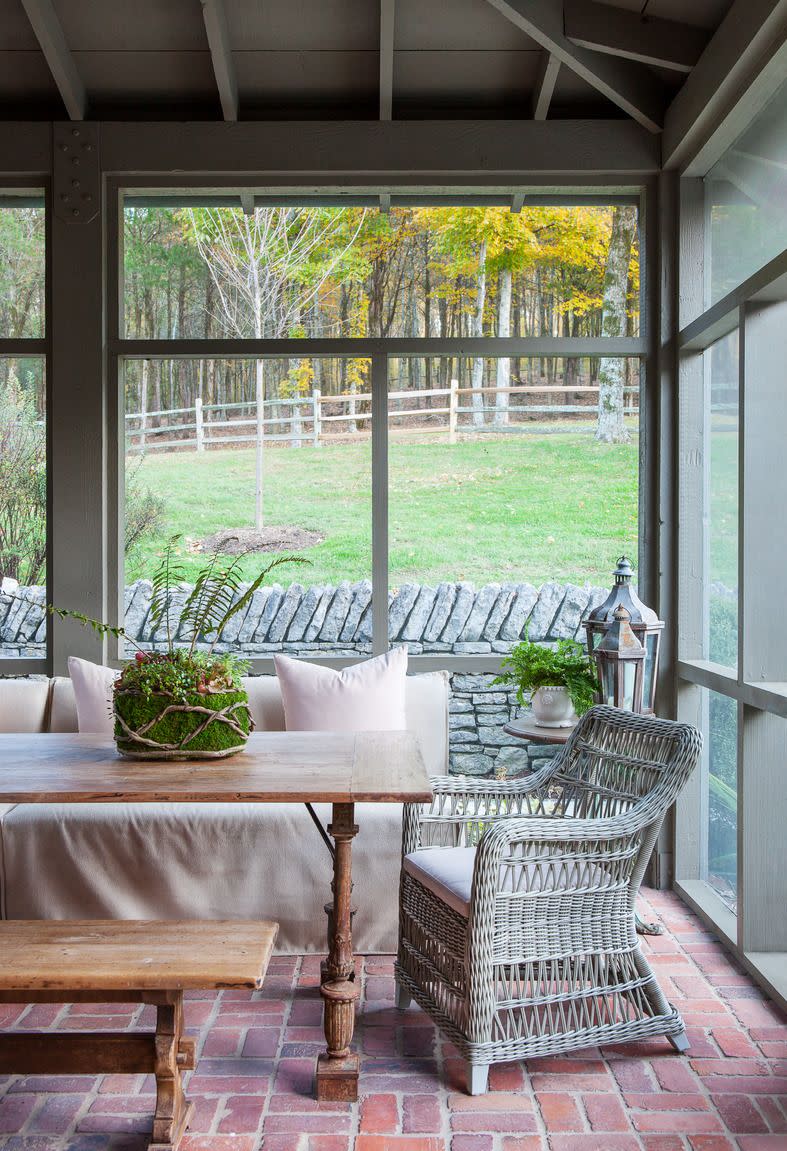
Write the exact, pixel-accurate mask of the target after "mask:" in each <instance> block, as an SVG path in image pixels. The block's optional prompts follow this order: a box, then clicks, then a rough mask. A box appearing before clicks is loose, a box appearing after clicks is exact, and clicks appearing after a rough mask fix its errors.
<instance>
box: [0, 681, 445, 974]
mask: <svg viewBox="0 0 787 1151" xmlns="http://www.w3.org/2000/svg"><path fill="white" fill-rule="evenodd" d="M245 682H246V686H247V688H248V691H249V701H250V706H251V711H252V714H253V716H254V721H255V724H256V726H257V728H258V730H261V731H281V730H283V728H284V711H283V708H282V703H281V694H280V690H279V685H278V681H277V680H276V678H275V676H255V677H251V678H249V679H247V680H246V681H245ZM406 715H407V726H408V728H409V729H410V730H411V731H413V732H414V733H415V734H416V735H417V736H418V739H419V742H420V745H421V752H422V754H423V757H424V761H425V763H426V766H427V770H428V771H429V774H430V775H441V774H444V773H446V772H447V770H448V767H447V764H448V679H447V676H446V675H445V674H444V673H441V672H433V673H430V674H427V675H413V676H408V678H407V696H406ZM76 730H77V714H76V705H75V701H74V693H73V688H72V685H71V681H70V680H69V679H61V678H56V679H51V680H47V679H21V678H20V679H4V680H0V731H3V732H19V731H26V732H46V731H50V732H66V731H76ZM0 771H2V764H0ZM315 809H316V811H317V814H318V816H320V818H321V820H322V822H323V824H326V823H327V822H328V820H329V818H330V809H329V807H328V806H327V805H324V804H323V805H320V804H318V805H316V808H315ZM357 822H358V825H359V828H360V831H359V834H358V836H357V838H356V840H355V842H354V846H353V852H354V866H353V875H354V878H355V887H356V894H357V903H358V907H359V909H360V910H359V912H358V915H357V916H356V922H355V929H354V936H355V949H356V950H357V951H358V952H359V953H361V954H363V953H367V954H368V953H374V952H378V953H379V952H393V951H395V950H396V943H397V890H398V882H399V864H400V858H401V855H400V852H401V824H402V809H401V807H399V806H396V805H392V804H379V805H376V804H359V805H358V807H357ZM330 875H331V867H330V858H329V855H328V851H327V848H326V846H325V844H324V843H323V841H322V839H321V838H320V835H319V832H318V830H317V828H316V827H315V826H314V824H313V823H312V820H311V818H310V816H309V813H308V811H307V810H306V808H305V807H303V806H300V805H290V804H270V805H268V804H248V803H238V804H217V805H212V804H201V803H195V804H167V803H146V804H141V803H140V804H120V803H118V804H90V803H85V804H16V805H14V804H6V805H2V804H0V900H2V903H1V904H0V913H1V914H2V916H3V918H6V919H271V920H275V921H277V922H278V923H279V924H280V930H279V938H278V945H277V946H278V950H279V951H280V952H289V953H299V954H303V953H309V952H315V951H316V952H322V951H324V950H325V913H324V911H323V905H324V903H325V902H326V900H327V899H329V898H330V887H329V885H330Z"/></svg>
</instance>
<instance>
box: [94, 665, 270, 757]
mask: <svg viewBox="0 0 787 1151" xmlns="http://www.w3.org/2000/svg"><path fill="white" fill-rule="evenodd" d="M245 670H246V665H245V664H243V663H241V662H240V661H238V660H236V659H235V657H234V656H231V655H221V656H211V655H203V654H202V653H201V652H197V653H195V654H193V655H189V653H188V652H187V651H185V650H183V649H179V648H176V649H175V650H174V651H173V652H161V653H159V652H137V654H136V658H135V659H134V661H133V663H130V664H127V665H126V667H125V668H124V669H123V671H122V673H121V675H120V677H119V678H118V679H117V680H116V681H115V690H114V697H113V704H114V712H115V742H116V744H117V749H118V751H119V752H120V753H121V755H125V756H131V757H132V758H134V759H161V758H168V759H174V758H188V759H220V758H222V757H224V756H227V755H234V754H235V753H236V752H238V751H240V750H241V749H242V748H243V746H244V744H245V743H246V740H247V739H248V738H249V733H250V732H251V731H253V730H254V720H253V719H252V717H251V712H250V711H249V697H248V695H247V694H246V691H245V689H244V687H243V684H242V682H241V674H242V672H243V671H245Z"/></svg>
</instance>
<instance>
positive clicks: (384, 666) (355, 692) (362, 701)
mask: <svg viewBox="0 0 787 1151" xmlns="http://www.w3.org/2000/svg"><path fill="white" fill-rule="evenodd" d="M273 662H274V663H275V665H276V675H277V676H278V678H279V684H280V686H281V697H282V702H283V704H284V720H285V724H286V727H287V731H405V730H406V728H407V718H406V711H405V681H406V678H407V648H406V647H396V648H394V649H393V651H389V652H387V653H386V654H385V655H378V656H376V657H375V658H374V659H368V660H366V661H365V662H364V663H357V664H355V665H354V666H353V667H348V668H345V669H344V670H343V671H336V670H335V669H334V668H332V667H319V666H318V665H317V664H313V663H304V662H303V661H302V660H298V659H290V657H289V656H286V655H275V656H274V657H273Z"/></svg>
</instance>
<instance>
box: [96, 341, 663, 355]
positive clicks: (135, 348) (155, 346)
mask: <svg viewBox="0 0 787 1151" xmlns="http://www.w3.org/2000/svg"><path fill="white" fill-rule="evenodd" d="M110 347H111V350H112V351H113V352H115V353H117V354H118V355H122V356H124V357H125V358H126V359H136V360H146V359H156V358H158V359H178V358H179V359H199V358H202V357H209V358H221V359H231V360H233V359H234V360H241V359H261V358H263V357H269V358H270V357H272V358H279V357H283V358H286V357H288V356H296V355H297V356H298V357H301V358H302V357H303V356H305V355H308V356H344V357H352V358H363V357H371V356H374V355H388V356H397V357H401V356H441V355H451V356H466V357H467V358H470V359H471V358H473V357H477V356H487V357H489V358H490V359H491V358H494V357H504V356H506V357H507V356H521V357H527V356H602V355H603V356H644V355H645V354H646V353H647V350H648V348H647V341H646V340H645V339H644V338H643V337H641V336H632V337H625V336H624V337H621V338H612V337H610V338H595V337H594V338H591V337H570V336H554V337H551V336H512V337H510V338H506V339H500V338H497V337H495V336H483V337H478V338H472V337H469V336H467V337H461V338H455V337H444V338H443V337H424V338H419V339H407V338H403V337H394V338H392V339H370V338H364V337H362V338H358V339H345V338H328V339H308V340H299V339H282V340H233V339H208V340H202V339H199V340H178V339H175V340H127V339H123V340H117V341H112V342H111V343H110Z"/></svg>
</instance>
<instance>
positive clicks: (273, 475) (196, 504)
mask: <svg viewBox="0 0 787 1151" xmlns="http://www.w3.org/2000/svg"><path fill="white" fill-rule="evenodd" d="M136 460H137V457H134V462H135V463H136ZM389 464H390V510H389V518H390V532H389V535H390V568H391V584H392V586H394V587H396V586H398V585H399V584H401V583H403V582H405V581H407V580H414V581H423V582H429V583H435V582H437V581H439V580H458V579H464V580H470V581H472V582H474V583H475V584H482V583H485V582H488V581H500V580H513V581H522V580H529V581H531V582H532V583H534V584H537V585H538V584H541V583H542V582H543V581H545V580H549V579H556V580H572V581H575V582H578V583H584V582H585V581H586V580H590V581H591V582H593V583H597V584H602V585H606V584H608V583H609V581H610V575H611V572H612V570H613V568H614V565H615V560H616V559H617V557H618V556H619V555H620V554H621V553H622V552H626V553H627V554H629V555H630V556H632V557H633V558H635V557H636V554H637V471H638V467H637V446H636V439H634V440H633V441H632V443H631V444H627V445H603V444H598V443H596V441H595V440H594V439H593V437H592V435H586V434H584V435H583V434H577V433H565V434H563V433H561V434H549V435H543V436H539V435H527V436H514V435H501V436H483V437H480V436H479V437H478V438H477V439H475V440H469V439H468V440H467V441H464V442H460V443H457V444H454V445H449V444H447V443H446V442H445V439H444V438H440V439H437V437H435V438H434V440H433V442H425V441H424V438H423V437H420V438H418V439H413V438H410V439H399V438H393V439H392V442H391V444H390V448H389ZM139 478H140V480H141V481H142V482H143V483H146V484H147V485H148V486H149V487H150V488H151V489H152V490H153V491H155V492H157V493H158V494H159V495H160V496H161V497H162V498H163V499H164V501H165V523H164V526H163V529H162V531H161V533H160V534H159V536H158V538H156V539H153V540H149V541H147V542H146V543H145V544H144V545H143V546H142V547H141V548H140V549H139V551H138V552H137V554H136V556H134V557H133V558H132V560H131V562H130V563H129V564H128V570H127V576H128V577H129V578H136V577H138V576H140V575H145V576H149V575H150V574H151V573H152V571H153V569H154V567H155V565H156V562H157V557H158V556H159V555H160V553H161V549H162V546H163V543H164V542H165V541H166V539H167V538H168V537H169V536H170V535H172V534H175V533H176V532H179V533H182V534H183V536H184V537H189V538H192V539H199V538H202V537H204V536H206V535H208V534H210V533H211V532H214V531H217V530H219V529H221V528H230V527H250V526H252V525H253V515H254V452H253V451H251V450H250V451H245V450H244V451H231V450H229V451H209V452H206V453H204V454H200V455H197V454H196V453H188V454H187V453H167V454H157V453H151V455H150V456H148V457H147V458H146V459H145V460H144V461H143V462H142V465H141V468H140V472H139ZM370 489H371V455H370V449H369V445H368V443H367V444H358V443H349V444H342V445H337V446H330V447H322V448H318V449H315V448H312V447H304V448H300V449H298V450H293V449H281V448H270V449H269V450H268V451H267V453H266V464H265V498H264V505H265V517H266V522H267V523H269V524H296V525H300V526H302V527H305V528H312V529H317V530H318V531H320V532H322V533H323V534H324V535H325V540H324V542H323V543H322V544H319V545H318V546H317V547H314V548H310V549H308V551H307V552H305V553H304V554H305V555H308V557H309V559H310V560H311V561H312V564H313V566H312V567H311V568H308V569H293V572H292V576H291V578H292V579H297V580H299V581H301V582H308V583H319V582H323V581H330V582H332V583H336V582H337V581H339V580H341V579H350V580H357V579H363V578H364V577H368V576H369V575H370V573H371V494H370ZM183 558H184V561H185V564H186V567H187V570H188V571H189V572H190V573H191V572H193V571H195V570H196V568H197V567H198V566H199V565H200V563H202V562H204V557H199V556H193V555H191V554H185V555H184V557H183ZM262 559H263V557H250V558H249V559H247V560H246V561H244V563H245V568H246V571H247V573H249V574H250V573H252V572H254V571H256V570H258V569H259V566H260V561H261V560H262ZM288 578H290V577H289V573H287V572H286V570H284V569H283V570H282V572H281V576H280V579H281V580H282V581H283V582H287V579H288Z"/></svg>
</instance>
